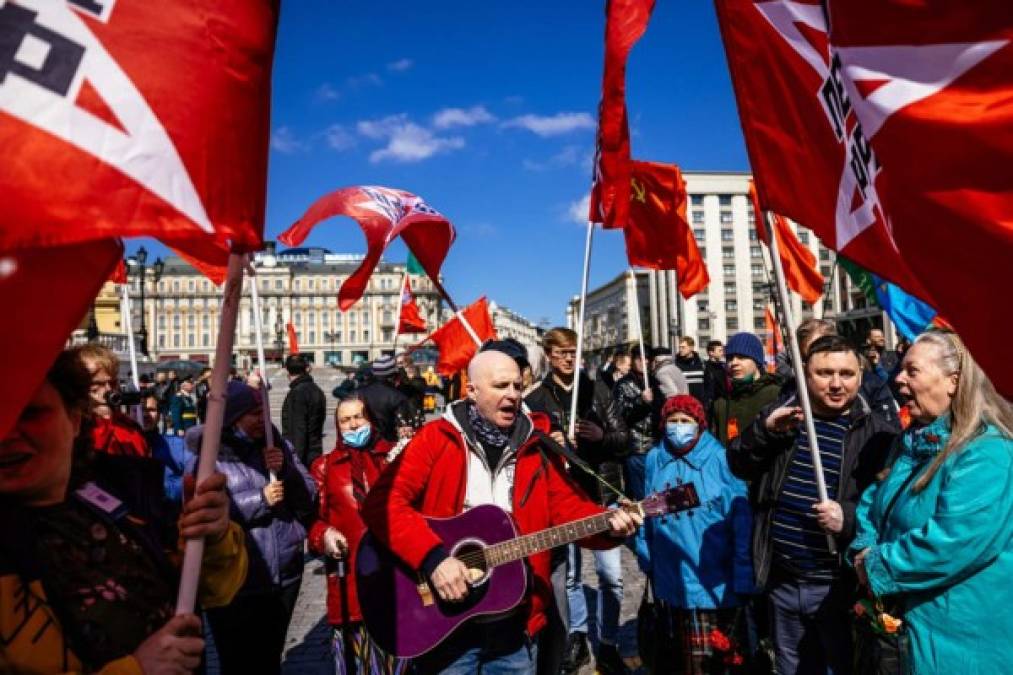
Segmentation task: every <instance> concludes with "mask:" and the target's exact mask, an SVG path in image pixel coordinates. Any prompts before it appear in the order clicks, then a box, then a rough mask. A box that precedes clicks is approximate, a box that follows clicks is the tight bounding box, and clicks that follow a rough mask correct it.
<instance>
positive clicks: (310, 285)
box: [306, 279, 317, 291]
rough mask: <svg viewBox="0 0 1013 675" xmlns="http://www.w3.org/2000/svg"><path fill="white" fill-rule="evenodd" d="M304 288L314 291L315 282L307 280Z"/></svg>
mask: <svg viewBox="0 0 1013 675" xmlns="http://www.w3.org/2000/svg"><path fill="white" fill-rule="evenodd" d="M306 287H307V288H309V289H310V290H311V291H312V290H315V289H316V287H317V285H316V282H315V281H314V280H313V279H310V280H308V281H307V282H306Z"/></svg>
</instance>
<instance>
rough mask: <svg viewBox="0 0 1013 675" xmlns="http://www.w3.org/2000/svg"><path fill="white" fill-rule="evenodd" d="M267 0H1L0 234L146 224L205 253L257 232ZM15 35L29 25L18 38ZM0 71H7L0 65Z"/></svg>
mask: <svg viewBox="0 0 1013 675" xmlns="http://www.w3.org/2000/svg"><path fill="white" fill-rule="evenodd" d="M277 4H278V3H277V2H276V1H273V0H255V1H252V2H251V1H250V0H213V1H212V0H193V1H191V2H173V3H151V2H147V1H145V0H119V1H118V2H37V1H32V2H18V3H11V2H8V3H6V4H3V5H2V6H0V26H3V30H4V31H5V32H6V33H7V38H8V42H10V44H12V45H18V44H22V45H25V44H29V43H30V44H31V45H34V46H35V48H36V52H37V53H41V54H43V55H44V58H43V59H41V60H40V62H39V63H38V64H34V62H32V64H30V63H29V62H21V61H18V60H17V59H19V58H31V54H30V52H26V54H27V56H24V57H22V56H18V55H13V54H12V57H13V59H14V60H13V61H12V60H10V59H8V61H7V62H5V63H4V64H3V65H2V66H0V154H2V156H4V157H8V158H10V157H16V158H17V162H7V163H6V164H5V168H4V170H3V171H0V194H2V195H3V201H4V209H3V216H2V217H0V250H15V249H22V248H28V247H36V246H51V245H59V244H67V243H76V242H82V241H90V240H95V239H101V238H109V237H119V236H152V237H157V238H158V239H160V240H161V241H163V242H165V243H167V244H169V245H171V246H173V247H174V248H177V249H179V250H181V251H182V252H185V253H187V254H188V255H191V256H194V257H197V258H199V259H200V260H203V261H206V262H212V263H215V264H222V265H224V263H225V258H224V255H223V253H222V251H223V250H224V248H223V246H222V244H224V243H225V242H226V241H230V242H231V243H232V244H233V245H234V246H236V247H237V248H240V249H247V250H253V249H258V248H260V246H261V243H262V236H263V226H264V220H263V219H264V200H265V186H266V178H267V152H268V142H269V123H270V77H271V64H272V55H273V51H274V38H275V27H276V24H277V20H278V6H277ZM29 38H30V40H29ZM5 75H6V77H4V76H5Z"/></svg>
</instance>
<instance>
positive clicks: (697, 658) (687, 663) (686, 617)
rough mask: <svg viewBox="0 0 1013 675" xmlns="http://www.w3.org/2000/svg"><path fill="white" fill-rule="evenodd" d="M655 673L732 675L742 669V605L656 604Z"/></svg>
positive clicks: (744, 643) (743, 618) (744, 642)
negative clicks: (690, 605)
mask: <svg viewBox="0 0 1013 675" xmlns="http://www.w3.org/2000/svg"><path fill="white" fill-rule="evenodd" d="M659 610H660V611H659V612H658V614H659V616H658V619H659V623H658V632H659V635H658V637H657V641H656V644H657V650H658V653H657V656H656V659H655V669H654V673H655V675H735V674H737V673H742V672H744V662H743V659H744V652H745V645H746V639H745V616H744V615H743V611H744V610H743V609H742V608H731V609H716V610H714V609H682V608H673V607H668V606H666V605H663V604H662V605H661V606H660V607H659Z"/></svg>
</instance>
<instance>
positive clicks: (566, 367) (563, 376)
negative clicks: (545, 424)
mask: <svg viewBox="0 0 1013 675" xmlns="http://www.w3.org/2000/svg"><path fill="white" fill-rule="evenodd" d="M542 349H543V351H544V352H545V356H546V357H547V358H548V360H549V366H550V368H551V370H550V372H549V373H548V374H547V375H546V376H545V379H544V380H542V381H541V382H540V383H539V384H538V386H536V387H535V388H534V389H533V390H532V391H531V392H530V393H529V394H528V395H527V397H526V398H525V399H524V402H525V403H526V404H527V406H528V407H529V408H530V409H531V410H532V411H535V412H544V413H546V414H548V415H549V416H550V417H551V418H552V419H553V432H552V436H553V438H555V440H556V442H558V443H560V444H562V443H563V442H565V441H567V440H574V441H576V453H577V455H578V456H579V457H580V458H581V459H583V460H584V461H586V462H587V463H588V464H590V465H591V468H592V469H593V470H594V471H595V472H597V473H598V474H600V475H601V476H602V477H604V478H605V480H607V481H608V482H609V483H611V484H612V485H616V486H617V487H619V484H620V483H621V482H622V471H621V468H620V462H621V461H622V458H623V457H624V456H625V455H626V453H628V452H629V443H630V440H629V432H628V431H627V430H626V424H625V423H624V422H623V419H622V417H621V416H620V415H619V411H618V409H617V408H616V406H615V404H614V403H613V401H612V396H611V394H610V393H609V390H608V389H607V388H606V387H605V385H604V384H603V383H601V382H595V381H594V380H591V378H589V377H588V376H587V375H586V374H585V373H583V372H580V389H579V393H578V395H577V396H578V398H577V422H576V425H575V430H574V433H575V435H576V439H566V438H565V437H564V435H565V434H566V433H568V432H569V426H570V425H569V422H570V404H571V401H572V393H573V384H574V377H575V376H576V374H577V372H578V371H577V367H576V355H577V334H576V333H574V332H573V331H572V330H570V329H569V328H553V329H552V330H549V331H548V332H546V333H545V336H544V338H543V339H542ZM571 472H572V475H573V477H574V479H575V480H576V481H577V483H579V484H580V485H581V487H583V488H584V490H585V491H586V492H587V494H589V495H591V496H592V497H593V498H597V499H599V500H600V501H601V503H602V504H609V503H611V502H613V501H615V499H616V497H617V495H616V494H615V493H614V492H613V491H611V490H608V489H604V490H603V489H602V486H601V485H600V484H599V483H598V481H597V480H596V479H595V478H594V476H591V475H589V474H587V473H585V472H583V471H581V470H580V469H579V468H578V467H571ZM620 556H621V552H620V549H619V548H614V549H611V550H608V551H595V552H594V557H595V567H596V569H597V571H598V592H599V593H601V603H600V605H601V607H602V609H601V613H600V615H599V616H598V627H599V641H598V642H599V649H598V654H597V656H596V659H595V662H596V666H597V669H598V671H599V672H601V673H603V674H605V675H610V674H611V673H620V672H623V667H622V661H621V660H620V658H619V651H618V650H617V648H616V644H617V639H618V635H619V610H620V607H621V606H622V601H623V579H622V566H621V557H620ZM553 562H554V564H555V563H556V562H557V561H556V560H554V561H553ZM580 569H581V551H580V548H579V547H578V546H576V545H575V544H571V545H570V547H569V561H568V564H567V574H566V599H567V600H566V602H567V604H568V605H569V624H570V625H569V634H570V635H569V639H568V641H567V643H566V651H565V654H564V658H563V666H562V672H564V673H576V672H577V671H578V670H579V669H580V667H581V666H582V665H583V664H585V663H587V661H588V660H589V649H588V643H587V632H588V627H587V619H588V615H587V602H586V600H585V598H584V590H583V585H582V583H581V580H580ZM560 576H561V575H560ZM556 580H557V574H556V573H555V571H554V572H553V582H554V584H555V582H556ZM556 597H557V602H558V603H559V604H560V605H562V604H563V600H562V598H560V594H558V593H557V596H556ZM541 651H542V648H541V647H539V652H541ZM545 651H546V652H547V653H546V654H545V655H544V656H543V655H542V654H541V653H539V664H540V666H539V672H556V671H554V670H552V668H551V666H547V665H546V663H547V661H546V660H547V659H552V658H553V657H556V659H558V656H559V653H558V649H554V648H551V647H550V648H548V649H545ZM543 668H544V669H545V670H544V671H543Z"/></svg>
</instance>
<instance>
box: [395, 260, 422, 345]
mask: <svg viewBox="0 0 1013 675" xmlns="http://www.w3.org/2000/svg"><path fill="white" fill-rule="evenodd" d="M427 330H428V329H427V328H426V320H425V319H424V318H423V317H422V314H420V313H419V306H418V304H416V302H415V294H414V293H412V284H411V282H410V281H409V280H408V275H407V274H406V275H404V284H402V285H401V315H400V316H399V317H398V320H397V334H398V335H403V334H404V333H425V332H426V331H427Z"/></svg>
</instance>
